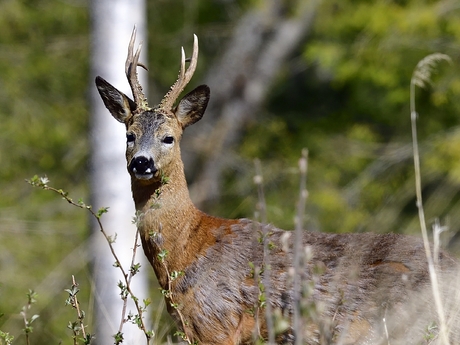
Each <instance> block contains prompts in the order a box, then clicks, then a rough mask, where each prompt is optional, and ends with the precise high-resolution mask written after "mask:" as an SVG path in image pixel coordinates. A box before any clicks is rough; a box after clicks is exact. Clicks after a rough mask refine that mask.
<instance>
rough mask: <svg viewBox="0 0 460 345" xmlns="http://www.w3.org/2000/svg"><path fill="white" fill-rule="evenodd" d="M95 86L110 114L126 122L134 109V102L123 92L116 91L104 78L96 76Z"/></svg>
mask: <svg viewBox="0 0 460 345" xmlns="http://www.w3.org/2000/svg"><path fill="white" fill-rule="evenodd" d="M96 86H97V90H98V91H99V94H100V95H101V98H102V100H103V101H104V104H105V107H106V108H107V109H108V110H109V111H110V113H111V114H112V116H113V117H114V118H115V119H116V120H118V121H120V122H121V123H126V120H127V119H128V118H129V117H130V116H131V114H132V112H133V111H134V110H136V103H134V102H133V101H132V100H131V99H130V98H129V97H128V96H126V95H125V94H124V93H123V92H121V91H118V90H117V89H116V88H115V87H113V86H112V85H111V84H109V83H108V82H107V81H106V80H104V78H101V77H99V76H97V77H96Z"/></svg>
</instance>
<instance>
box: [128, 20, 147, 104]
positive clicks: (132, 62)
mask: <svg viewBox="0 0 460 345" xmlns="http://www.w3.org/2000/svg"><path fill="white" fill-rule="evenodd" d="M135 41H136V27H134V29H133V33H132V34H131V39H130V41H129V45H128V56H127V58H126V63H125V72H126V77H127V78H128V83H129V86H131V91H132V92H133V97H134V103H136V106H137V109H139V110H147V109H149V107H148V104H147V99H146V98H145V95H144V92H143V91H142V86H141V84H140V83H139V77H138V75H137V66H140V67H142V68H144V69H147V68H146V67H145V66H144V65H143V64H141V63H140V62H139V56H140V55H141V49H142V42H141V43H140V44H139V46H138V47H137V50H136V53H135V54H134V55H133V51H134V42H135Z"/></svg>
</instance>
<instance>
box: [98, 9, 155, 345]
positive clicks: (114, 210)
mask: <svg viewBox="0 0 460 345" xmlns="http://www.w3.org/2000/svg"><path fill="white" fill-rule="evenodd" d="M90 4H91V13H92V37H91V38H92V42H91V81H90V93H91V112H92V114H91V115H92V117H91V122H90V123H91V125H90V136H91V138H90V139H91V143H92V152H91V170H90V174H91V199H92V200H91V202H92V205H93V207H94V209H95V210H97V209H99V208H100V207H109V212H108V213H107V214H104V215H103V216H102V222H103V225H104V229H105V230H106V231H107V232H108V233H109V234H111V235H114V234H116V236H117V237H116V243H115V244H114V247H115V251H116V253H117V255H118V256H119V259H120V261H121V263H122V265H123V267H124V268H125V270H126V272H129V267H130V263H131V258H132V254H133V251H132V249H133V246H134V238H135V232H136V228H135V225H133V224H132V218H133V216H134V214H135V211H134V204H133V201H132V198H131V187H130V180H129V175H128V172H127V170H126V161H125V145H126V144H125V141H126V134H125V127H124V125H123V124H121V123H119V122H117V121H115V120H114V119H113V118H112V116H111V115H110V113H109V112H108V110H107V109H106V108H105V107H104V104H103V103H102V100H101V98H100V96H99V94H98V92H97V90H96V86H95V84H94V78H95V77H96V76H97V75H100V76H102V77H103V78H104V79H106V80H107V81H109V82H110V83H111V84H113V85H114V86H115V87H117V88H118V89H119V90H120V91H122V92H124V93H125V94H127V95H131V91H130V89H129V85H128V82H127V79H126V76H125V72H124V68H125V67H124V66H125V60H126V55H127V49H128V42H129V39H130V36H131V33H132V30H133V27H134V26H136V28H137V42H141V41H143V54H144V55H143V57H141V59H140V60H141V61H143V62H145V61H146V55H145V53H146V51H147V47H146V41H147V40H146V9H145V1H144V0H94V1H91V2H90ZM140 81H141V84H142V85H143V86H144V90H145V91H146V92H147V90H146V87H147V82H146V76H145V74H142V73H140ZM92 228H93V232H99V228H98V227H97V225H96V224H94V223H93V224H92ZM95 237H96V238H97V240H96V241H94V243H92V248H91V250H92V251H94V260H93V264H92V273H93V281H94V289H93V293H94V301H95V302H94V304H95V306H94V307H95V313H94V315H95V318H96V319H95V322H94V326H95V328H94V331H93V333H95V336H96V343H97V344H113V343H114V339H113V335H114V334H116V333H117V332H118V329H119V327H120V322H121V312H122V304H123V302H122V300H121V299H120V289H119V288H118V287H117V283H118V282H119V281H122V282H124V279H123V276H122V274H121V272H120V270H119V269H118V268H115V267H113V264H114V262H115V260H114V258H113V256H112V254H111V253H110V251H109V247H108V244H107V243H106V240H105V239H104V237H103V235H102V234H100V236H95ZM144 260H145V259H144V253H143V251H142V248H138V250H137V256H136V262H141V264H142V267H141V272H140V273H138V274H137V275H136V276H135V277H134V278H133V288H134V291H135V294H136V296H137V297H139V299H140V301H142V299H143V298H146V297H147V294H148V291H147V290H148V289H147V274H148V270H149V269H150V268H149V267H148V265H147V264H145V261H144ZM129 310H131V311H132V312H133V314H137V312H136V310H135V307H134V304H133V303H132V302H131V301H130V303H129V305H128V311H129ZM147 324H148V323H147ZM123 334H124V339H125V341H124V342H123V343H124V344H143V343H144V344H145V336H144V334H143V333H142V331H140V330H139V329H138V328H137V326H135V325H132V324H130V323H127V324H125V325H124V326H123Z"/></svg>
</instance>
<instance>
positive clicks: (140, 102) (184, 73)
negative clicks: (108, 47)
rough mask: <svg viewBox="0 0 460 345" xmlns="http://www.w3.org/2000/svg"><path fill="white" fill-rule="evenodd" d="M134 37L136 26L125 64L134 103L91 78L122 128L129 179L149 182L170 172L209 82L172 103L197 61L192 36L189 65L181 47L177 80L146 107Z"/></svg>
mask: <svg viewBox="0 0 460 345" xmlns="http://www.w3.org/2000/svg"><path fill="white" fill-rule="evenodd" d="M135 40H136V29H134V30H133V34H132V36H131V40H130V43H129V47H128V57H127V59H126V65H125V72H126V77H127V78H128V82H129V85H130V86H131V90H132V93H133V98H134V101H133V100H131V99H130V98H129V97H128V96H126V95H125V94H124V93H122V92H121V91H119V90H117V89H116V88H115V87H114V86H112V85H111V84H109V83H108V82H107V81H105V80H104V79H103V78H101V77H99V76H98V77H96V86H97V89H98V91H99V94H100V95H101V97H102V100H103V101H104V104H105V106H106V107H107V109H108V110H109V111H110V113H111V114H112V116H113V117H114V118H115V119H116V120H118V121H119V122H122V123H124V124H125V126H126V160H127V164H128V171H129V173H130V175H131V177H132V178H133V179H135V180H139V181H142V182H143V183H145V184H149V183H154V182H158V181H159V179H160V178H161V175H162V174H166V175H167V176H169V173H170V171H169V170H171V169H173V168H174V162H177V161H180V149H179V142H180V139H181V137H182V133H183V130H184V128H185V127H187V126H189V125H191V124H193V123H195V122H197V121H198V120H200V119H201V117H202V116H203V114H204V111H205V110H206V106H207V104H208V101H209V93H210V92H209V87H208V86H206V85H201V86H198V87H197V88H196V89H194V90H193V91H191V92H189V93H188V94H187V95H185V96H184V97H183V98H182V99H181V100H180V101H179V102H178V104H177V105H176V106H174V103H175V102H176V100H177V98H178V97H179V95H180V94H181V92H182V91H183V90H184V88H185V86H186V85H187V84H188V82H189V81H190V79H191V78H192V76H193V73H194V72H195V68H196V65H197V60H198V38H197V37H196V36H195V35H194V42H193V54H192V57H191V59H190V65H189V67H188V69H187V70H185V62H186V59H185V52H184V49H183V48H182V58H181V66H180V72H179V77H178V79H177V81H176V82H175V83H174V84H173V86H172V87H171V89H170V90H169V92H168V93H167V94H166V95H165V96H164V98H163V100H162V101H161V102H160V104H159V105H157V106H155V107H153V108H151V107H149V105H148V103H147V99H146V97H145V95H144V93H143V91H142V87H141V85H140V83H139V79H138V75H137V70H136V69H137V66H141V67H144V66H143V65H142V64H141V63H139V55H140V52H141V47H142V44H140V45H139V47H138V49H137V50H136V53H134V54H133V47H134V42H135ZM144 68H145V67H144Z"/></svg>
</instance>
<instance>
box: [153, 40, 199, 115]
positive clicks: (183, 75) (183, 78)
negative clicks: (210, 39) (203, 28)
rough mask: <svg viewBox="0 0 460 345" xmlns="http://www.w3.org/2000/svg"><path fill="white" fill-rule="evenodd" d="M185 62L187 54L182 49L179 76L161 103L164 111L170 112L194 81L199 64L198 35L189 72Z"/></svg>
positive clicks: (194, 42) (194, 43) (194, 41)
mask: <svg viewBox="0 0 460 345" xmlns="http://www.w3.org/2000/svg"><path fill="white" fill-rule="evenodd" d="M187 60H188V59H187ZM185 61H186V60H185V52H184V48H183V47H182V49H181V63H180V71H179V76H178V77H177V80H176V82H175V83H174V84H173V86H171V89H169V91H168V93H167V94H166V95H165V96H164V97H163V100H162V101H161V103H160V107H161V108H163V109H166V110H170V109H171V108H172V106H173V105H174V102H175V101H176V99H177V97H179V95H180V94H181V92H182V91H183V90H184V88H185V87H186V86H187V84H188V83H189V81H190V79H192V77H193V73H195V69H196V65H197V62H198V37H196V35H193V53H192V57H191V59H190V65H189V67H188V69H187V71H185Z"/></svg>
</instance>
